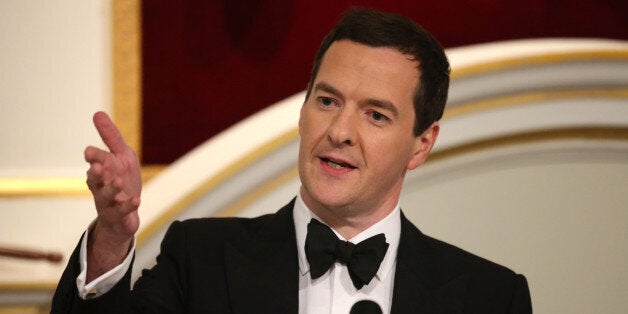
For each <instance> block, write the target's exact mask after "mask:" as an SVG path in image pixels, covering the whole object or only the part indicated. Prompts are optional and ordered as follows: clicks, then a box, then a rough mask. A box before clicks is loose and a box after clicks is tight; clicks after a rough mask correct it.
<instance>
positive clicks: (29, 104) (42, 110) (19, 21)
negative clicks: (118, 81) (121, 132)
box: [0, 0, 112, 303]
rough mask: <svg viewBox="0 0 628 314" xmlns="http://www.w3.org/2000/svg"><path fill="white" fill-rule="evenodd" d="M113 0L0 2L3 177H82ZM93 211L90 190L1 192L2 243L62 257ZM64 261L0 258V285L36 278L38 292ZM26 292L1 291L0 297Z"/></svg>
mask: <svg viewBox="0 0 628 314" xmlns="http://www.w3.org/2000/svg"><path fill="white" fill-rule="evenodd" d="M110 6H111V3H110V1H108V0H2V1H0V69H1V70H0V181H2V180H4V182H5V183H6V182H8V181H6V180H7V179H14V178H46V177H49V178H58V177H70V178H78V179H80V178H82V177H84V174H85V171H86V169H87V168H86V165H85V162H84V161H83V155H82V153H83V149H84V147H85V146H86V145H88V144H94V143H95V144H98V143H100V141H99V139H98V136H97V133H96V131H95V130H94V129H93V127H92V125H91V116H92V114H93V113H94V112H95V111H97V110H108V109H109V108H110V107H111V106H110V101H111V87H110V86H111V83H110V81H111V74H110V72H111V67H112V66H111V57H110V51H111V39H110V34H111V31H110V20H111V12H110ZM93 216H94V210H93V205H92V201H91V199H90V198H89V197H29V198H19V197H11V198H0V245H5V246H17V247H26V248H33V249H40V250H54V251H60V252H63V253H64V254H65V255H66V257H67V255H68V254H69V253H70V252H71V249H72V247H73V245H74V243H75V242H76V240H77V239H78V237H79V236H80V234H81V230H82V229H83V228H84V227H85V225H86V223H88V222H89V221H90V220H91V219H92V217H93ZM63 268H64V265H62V264H60V265H53V264H49V263H46V262H41V261H27V262H24V261H19V260H14V259H10V258H0V288H3V289H7V288H8V289H9V290H12V289H15V288H12V287H15V285H14V284H16V283H19V284H25V283H26V284H33V285H34V287H35V289H34V290H32V291H33V292H34V293H35V294H37V293H39V292H41V291H38V289H37V288H41V287H46V286H50V285H53V284H54V283H55V282H56V281H57V280H58V276H59V274H60V271H61V270H62V269H63ZM27 290H28V289H27ZM29 300H33V299H32V296H31V297H28V296H25V297H24V298H22V297H20V296H17V297H16V296H12V297H10V299H9V300H7V299H6V298H5V294H1V293H0V303H6V302H17V303H29V302H30V301H29ZM36 300H37V302H42V300H43V301H46V295H45V294H43V295H42V294H38V298H36ZM48 300H49V299H48Z"/></svg>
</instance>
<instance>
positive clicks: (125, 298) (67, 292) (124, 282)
mask: <svg viewBox="0 0 628 314" xmlns="http://www.w3.org/2000/svg"><path fill="white" fill-rule="evenodd" d="M80 242H81V241H79V244H78V245H77V246H76V248H75V249H74V252H72V255H71V256H70V260H69V262H68V265H67V266H66V268H65V270H64V272H63V275H62V276H61V279H60V280H59V284H58V285H57V290H56V291H55V294H54V296H53V298H52V309H51V311H50V313H54V314H56V313H95V314H99V313H131V311H130V302H129V301H130V292H129V287H130V281H131V269H132V267H129V270H128V271H127V272H126V274H125V275H124V277H122V279H121V280H120V281H118V283H117V284H116V285H115V286H114V287H113V288H111V290H109V291H108V292H107V293H106V294H104V295H102V296H100V297H98V298H94V299H90V300H83V299H82V298H81V297H80V296H79V294H78V289H77V287H76V277H77V276H78V275H79V273H80V271H81V269H80V264H79V252H80Z"/></svg>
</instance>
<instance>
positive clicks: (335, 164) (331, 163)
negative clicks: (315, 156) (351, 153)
mask: <svg viewBox="0 0 628 314" xmlns="http://www.w3.org/2000/svg"><path fill="white" fill-rule="evenodd" d="M322 160H323V162H325V163H326V164H327V165H329V166H330V167H332V168H334V169H343V168H349V169H355V168H356V167H354V166H352V165H350V164H347V163H344V162H341V161H336V160H332V159H329V158H322Z"/></svg>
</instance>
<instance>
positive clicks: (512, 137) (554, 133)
mask: <svg viewBox="0 0 628 314" xmlns="http://www.w3.org/2000/svg"><path fill="white" fill-rule="evenodd" d="M571 139H584V140H616V141H628V127H578V128H556V129H545V130H536V131H531V132H523V133H516V134H509V135H504V136H497V137H492V138H487V139H482V140H478V141H474V142H470V143H466V144H462V145H458V146H454V147H451V148H447V149H443V150H440V151H436V152H433V153H431V154H430V156H429V157H428V160H427V161H426V163H430V162H437V161H441V160H444V159H448V158H451V157H457V156H460V155H464V154H468V153H473V152H478V151H483V150H487V149H491V148H495V147H503V146H512V145H521V144H527V143H532V142H541V141H557V140H571Z"/></svg>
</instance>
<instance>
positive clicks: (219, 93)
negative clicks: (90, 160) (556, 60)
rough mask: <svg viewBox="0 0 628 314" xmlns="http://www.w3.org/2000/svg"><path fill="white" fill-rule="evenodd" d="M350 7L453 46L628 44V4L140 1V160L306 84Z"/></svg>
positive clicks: (180, 146) (171, 154)
mask: <svg viewBox="0 0 628 314" xmlns="http://www.w3.org/2000/svg"><path fill="white" fill-rule="evenodd" d="M352 5H359V6H362V7H369V8H376V9H380V10H383V11H388V12H393V13H399V14H402V15H405V16H407V17H409V18H411V19H413V20H415V21H417V22H418V23H419V24H421V25H422V26H423V27H424V28H426V29H427V30H428V31H430V32H431V33H432V34H433V35H434V36H435V37H436V38H438V39H439V41H440V42H441V44H442V45H443V46H444V47H445V48H448V47H458V46H463V45H469V44H476V43H484V42H491V41H500V40H508V39H522V38H540V37H596V38H615V39H628V1H626V0H602V1H592V0H578V1H567V0H562V1H557V0H554V1H547V0H520V1H506V0H474V1H435V0H431V1H428V0H414V1H410V0H408V1H391V0H387V1H386V0H382V1H338V0H318V1H310V0H292V1H290V0H276V1H263V0H260V1H253V0H251V1H234V0H231V1H229V0H220V1H211V0H185V1H170V0H150V1H142V54H143V56H142V59H143V65H142V84H143V86H142V94H143V100H142V108H143V109H142V110H143V113H142V120H143V121H142V137H143V139H142V158H143V161H142V162H143V163H144V164H167V163H170V162H172V161H174V160H176V159H177V158H178V157H180V156H182V155H183V154H185V153H186V152H187V151H189V150H190V149H192V148H194V147H195V146H197V145H199V144H200V143H202V142H203V141H205V140H206V139H208V138H210V137H212V136H213V135H215V134H217V133H219V132H220V131H222V130H224V129H226V128H227V127H229V126H230V125H233V124H234V123H236V122H238V121H240V120H242V119H243V118H245V117H247V116H249V115H251V114H253V113H255V112H256V111H259V110H260V109H263V108H264V107H266V106H268V105H271V104H273V103H275V102H277V101H279V100H282V99H284V98H286V97H288V96H290V95H292V94H294V93H297V92H299V91H302V90H304V89H305V88H306V85H307V83H308V81H309V74H310V68H311V63H312V59H313V58H314V54H315V52H316V49H317V48H318V45H319V44H320V42H321V40H322V39H323V37H324V36H325V35H326V34H327V32H328V31H329V30H330V29H331V27H333V25H334V24H335V23H336V22H337V21H338V19H339V18H340V17H341V15H342V12H344V11H345V10H346V9H347V8H349V7H350V6H352Z"/></svg>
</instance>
